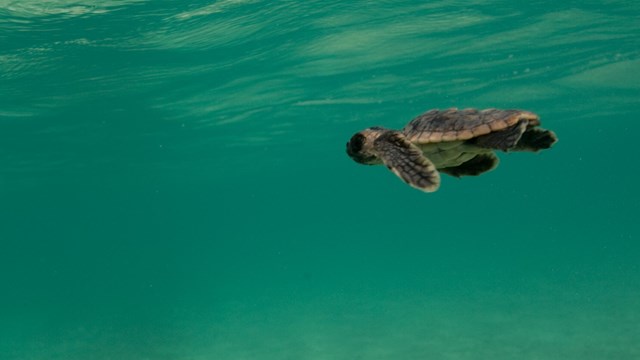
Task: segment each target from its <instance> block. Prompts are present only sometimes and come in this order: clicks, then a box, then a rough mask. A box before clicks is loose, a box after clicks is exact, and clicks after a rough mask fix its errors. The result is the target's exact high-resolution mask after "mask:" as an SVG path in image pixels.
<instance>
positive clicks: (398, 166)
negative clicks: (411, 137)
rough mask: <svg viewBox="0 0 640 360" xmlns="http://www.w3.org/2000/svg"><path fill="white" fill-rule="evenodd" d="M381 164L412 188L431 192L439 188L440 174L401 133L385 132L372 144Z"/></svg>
mask: <svg viewBox="0 0 640 360" xmlns="http://www.w3.org/2000/svg"><path fill="white" fill-rule="evenodd" d="M373 146H374V149H375V150H376V152H377V155H378V157H379V158H380V159H381V160H382V162H383V163H384V164H385V165H386V166H387V167H388V168H389V170H391V171H393V173H394V174H396V175H398V177H400V178H401V179H402V180H404V181H405V182H406V183H407V184H409V185H411V186H412V187H414V188H416V189H419V190H422V191H426V192H433V191H436V190H438V187H439V186H440V174H439V173H438V171H437V170H436V167H435V166H434V165H433V163H432V162H431V161H429V159H427V158H426V157H425V156H424V155H423V154H422V151H421V150H420V149H419V148H418V147H417V146H415V145H413V144H412V143H411V142H409V141H408V140H407V139H406V138H405V137H404V135H403V134H402V133H400V132H397V131H386V132H385V133H383V134H381V135H380V136H379V137H378V138H377V139H376V140H375V142H374V143H373Z"/></svg>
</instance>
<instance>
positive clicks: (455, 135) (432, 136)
mask: <svg viewBox="0 0 640 360" xmlns="http://www.w3.org/2000/svg"><path fill="white" fill-rule="evenodd" d="M539 126H540V120H539V118H538V115H536V114H534V113H532V112H529V111H523V110H499V109H486V110H477V109H464V110H458V109H456V108H452V109H447V110H437V109H436V110H430V111H428V112H426V113H424V114H422V115H419V116H418V117H416V118H414V119H413V120H411V121H410V122H409V123H408V124H407V125H406V126H405V127H404V128H403V129H402V130H400V131H397V130H389V129H385V128H382V127H378V126H374V127H370V128H367V129H365V130H362V131H360V132H358V133H356V134H355V135H353V136H352V137H351V139H350V140H349V142H347V154H348V155H349V156H350V157H351V158H352V159H353V160H354V161H356V162H358V163H360V164H366V165H377V164H384V165H386V166H387V168H389V170H391V171H392V172H393V173H395V174H396V175H397V176H398V177H400V178H401V179H402V180H404V181H405V182H406V183H407V184H409V185H411V186H413V187H414V188H417V189H419V190H422V191H426V192H433V191H436V190H438V187H439V186H440V172H442V173H445V174H448V175H452V176H455V177H461V176H474V175H480V174H482V173H484V172H487V171H489V170H492V169H494V168H495V167H496V166H497V165H498V157H497V156H496V154H495V150H501V151H505V152H506V151H530V152H537V151H540V150H542V149H548V148H550V147H551V146H552V145H553V144H554V143H555V142H556V141H557V140H558V138H557V137H556V135H555V134H554V133H553V131H550V130H546V129H543V128H540V127H539Z"/></svg>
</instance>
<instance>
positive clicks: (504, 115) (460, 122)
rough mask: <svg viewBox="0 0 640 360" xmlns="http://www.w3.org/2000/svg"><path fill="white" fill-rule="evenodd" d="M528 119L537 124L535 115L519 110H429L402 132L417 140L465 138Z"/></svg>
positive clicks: (425, 142)
mask: <svg viewBox="0 0 640 360" xmlns="http://www.w3.org/2000/svg"><path fill="white" fill-rule="evenodd" d="M520 120H527V121H528V125H527V126H528V127H533V126H538V125H540V121H539V120H538V115H536V114H534V113H531V112H528V111H522V110H498V109H485V110H478V109H464V110H458V109H456V108H451V109H447V110H437V109H436V110H430V111H428V112H426V113H424V114H422V115H419V116H418V117H416V118H415V119H413V120H411V121H410V122H409V123H408V124H407V125H406V126H405V127H404V128H403V129H402V132H403V133H404V135H405V136H406V137H407V139H408V140H409V141H411V142H412V143H416V144H428V143H438V142H445V141H458V140H468V139H471V138H474V137H477V136H482V135H486V134H488V133H490V132H494V131H500V130H504V129H506V128H508V127H510V126H513V125H515V124H517V123H518V121H520Z"/></svg>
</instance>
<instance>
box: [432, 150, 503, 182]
mask: <svg viewBox="0 0 640 360" xmlns="http://www.w3.org/2000/svg"><path fill="white" fill-rule="evenodd" d="M498 162H499V160H498V157H497V156H496V155H495V154H494V153H493V152H490V153H486V154H478V155H476V156H475V157H474V158H473V159H471V160H468V161H466V162H464V163H462V164H460V165H458V166H453V167H448V168H443V169H440V171H441V172H443V173H445V174H447V175H451V176H455V177H461V176H476V175H480V174H482V173H484V172H487V171H489V170H493V169H495V167H496V166H498Z"/></svg>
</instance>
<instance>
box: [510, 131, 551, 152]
mask: <svg viewBox="0 0 640 360" xmlns="http://www.w3.org/2000/svg"><path fill="white" fill-rule="evenodd" d="M556 141H558V137H557V136H556V134H555V133H554V132H553V131H551V130H547V129H541V128H530V129H527V131H525V132H524V134H522V137H520V140H519V141H518V144H516V146H515V148H514V149H513V150H517V151H533V152H536V151H540V150H543V149H548V148H550V147H551V146H552V145H553V144H555V143H556Z"/></svg>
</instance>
